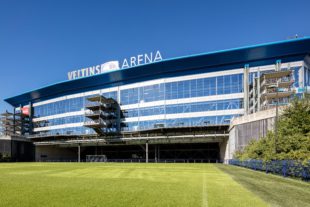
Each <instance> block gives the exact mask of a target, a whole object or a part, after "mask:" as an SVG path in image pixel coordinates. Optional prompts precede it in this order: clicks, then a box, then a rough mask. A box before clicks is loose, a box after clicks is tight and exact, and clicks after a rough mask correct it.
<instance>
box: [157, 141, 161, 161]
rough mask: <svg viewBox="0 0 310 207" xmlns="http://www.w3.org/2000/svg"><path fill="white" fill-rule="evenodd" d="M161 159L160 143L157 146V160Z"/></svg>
mask: <svg viewBox="0 0 310 207" xmlns="http://www.w3.org/2000/svg"><path fill="white" fill-rule="evenodd" d="M159 160H160V145H158V146H157V162H159Z"/></svg>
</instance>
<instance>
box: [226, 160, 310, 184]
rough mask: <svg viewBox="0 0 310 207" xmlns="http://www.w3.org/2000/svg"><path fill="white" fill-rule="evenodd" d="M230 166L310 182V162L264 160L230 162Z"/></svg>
mask: <svg viewBox="0 0 310 207" xmlns="http://www.w3.org/2000/svg"><path fill="white" fill-rule="evenodd" d="M228 163H229V164H230V165H237V166H241V167H246V168H250V169H253V170H259V171H265V172H266V173H273V174H279V175H282V176H284V177H288V176H290V177H297V178H302V179H303V180H306V181H310V161H309V162H308V163H307V164H302V163H301V162H300V161H295V160H275V161H270V162H264V161H262V160H246V161H241V160H229V161H228Z"/></svg>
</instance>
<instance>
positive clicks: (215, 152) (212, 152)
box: [81, 143, 220, 162]
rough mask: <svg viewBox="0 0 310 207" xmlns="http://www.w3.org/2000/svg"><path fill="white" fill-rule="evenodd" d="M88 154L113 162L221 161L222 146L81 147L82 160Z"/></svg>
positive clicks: (197, 144) (202, 144)
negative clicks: (103, 156)
mask: <svg viewBox="0 0 310 207" xmlns="http://www.w3.org/2000/svg"><path fill="white" fill-rule="evenodd" d="M147 153H148V155H147ZM88 155H105V156H106V157H107V160H108V161H113V162H146V161H148V162H219V160H220V146H219V143H195V144H158V145H148V149H146V146H145V145H117V146H92V147H85V148H81V160H83V161H84V160H86V156H88ZM147 156H148V157H147Z"/></svg>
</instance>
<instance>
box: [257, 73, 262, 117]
mask: <svg viewBox="0 0 310 207" xmlns="http://www.w3.org/2000/svg"><path fill="white" fill-rule="evenodd" d="M260 97H261V96H260V68H258V70H257V111H260Z"/></svg>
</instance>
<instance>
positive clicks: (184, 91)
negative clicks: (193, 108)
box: [120, 74, 243, 105]
mask: <svg viewBox="0 0 310 207" xmlns="http://www.w3.org/2000/svg"><path fill="white" fill-rule="evenodd" d="M242 77H243V75H242V74H236V75H226V76H218V77H212V78H201V79H194V80H185V81H178V82H170V83H169V82H168V83H161V84H155V85H151V86H144V87H138V88H131V89H126V90H122V91H121V97H120V99H121V104H122V105H128V104H135V103H139V102H151V101H160V100H164V99H166V100H170V99H181V98H191V97H199V96H211V95H221V94H231V93H241V92H242V91H243V81H242Z"/></svg>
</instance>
